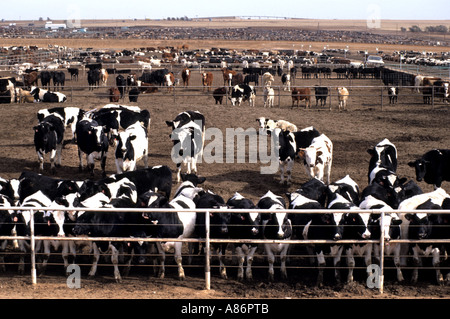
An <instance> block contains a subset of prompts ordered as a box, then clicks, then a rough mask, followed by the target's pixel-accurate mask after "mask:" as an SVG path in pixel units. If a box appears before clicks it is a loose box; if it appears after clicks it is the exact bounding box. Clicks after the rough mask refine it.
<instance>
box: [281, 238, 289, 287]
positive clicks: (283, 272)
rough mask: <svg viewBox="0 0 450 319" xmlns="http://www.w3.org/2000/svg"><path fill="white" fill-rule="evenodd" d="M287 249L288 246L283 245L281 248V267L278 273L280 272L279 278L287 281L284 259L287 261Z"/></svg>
mask: <svg viewBox="0 0 450 319" xmlns="http://www.w3.org/2000/svg"><path fill="white" fill-rule="evenodd" d="M288 249H289V244H284V245H283V248H282V250H281V252H280V262H281V267H280V271H281V278H282V279H285V280H286V279H287V278H288V276H287V271H286V259H287V252H288Z"/></svg>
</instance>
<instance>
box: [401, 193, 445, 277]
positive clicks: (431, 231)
mask: <svg viewBox="0 0 450 319" xmlns="http://www.w3.org/2000/svg"><path fill="white" fill-rule="evenodd" d="M449 198H450V195H449V194H447V193H446V192H445V190H443V189H442V188H438V189H436V190H435V191H433V192H429V193H424V194H420V195H416V196H413V197H410V198H408V199H406V200H404V201H403V202H401V203H400V205H399V207H398V209H399V210H416V209H417V210H431V209H437V210H440V209H442V208H443V206H444V202H445V203H448V201H449ZM446 205H447V204H446ZM444 207H446V206H444ZM446 209H449V208H448V207H447V208H446ZM400 218H401V220H402V225H401V226H402V237H403V238H405V239H411V240H422V239H448V221H449V217H448V214H433V213H429V214H426V213H416V214H410V213H406V214H405V213H402V214H400ZM442 226H445V227H442ZM445 249H446V246H445V245H442V244H436V243H422V244H421V243H415V244H411V246H410V250H412V252H413V264H414V270H413V275H412V279H411V280H412V282H413V283H416V282H417V280H418V267H419V265H421V259H420V257H421V256H424V257H427V256H429V255H431V256H432V265H433V267H434V268H435V270H436V281H437V283H438V284H443V283H444V279H443V276H442V273H441V270H440V268H439V267H440V264H441V258H440V256H441V255H445ZM447 253H448V252H447ZM446 281H447V282H448V281H450V275H449V274H447V278H446Z"/></svg>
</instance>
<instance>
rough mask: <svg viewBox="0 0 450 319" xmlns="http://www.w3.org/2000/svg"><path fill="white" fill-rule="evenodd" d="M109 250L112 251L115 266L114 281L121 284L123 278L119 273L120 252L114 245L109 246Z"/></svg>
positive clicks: (112, 260)
mask: <svg viewBox="0 0 450 319" xmlns="http://www.w3.org/2000/svg"><path fill="white" fill-rule="evenodd" d="M109 249H110V250H111V262H112V264H113V265H114V279H115V280H116V282H121V281H122V277H121V276H120V271H119V250H118V249H117V248H116V246H114V245H113V244H111V243H110V244H109Z"/></svg>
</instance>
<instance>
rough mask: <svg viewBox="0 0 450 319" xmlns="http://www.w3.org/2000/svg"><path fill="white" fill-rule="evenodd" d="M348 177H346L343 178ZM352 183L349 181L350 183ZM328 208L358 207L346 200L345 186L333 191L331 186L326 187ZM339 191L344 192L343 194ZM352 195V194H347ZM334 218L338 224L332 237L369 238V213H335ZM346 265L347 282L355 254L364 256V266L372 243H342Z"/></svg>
mask: <svg viewBox="0 0 450 319" xmlns="http://www.w3.org/2000/svg"><path fill="white" fill-rule="evenodd" d="M345 179H348V178H345ZM351 184H352V183H349V185H351ZM328 190H329V194H328V201H329V203H328V208H329V209H348V210H350V211H351V210H357V209H359V207H358V206H357V205H356V204H355V203H353V201H352V200H348V199H347V198H346V197H347V196H346V194H347V191H346V190H345V188H337V189H335V192H333V187H332V188H328ZM340 192H344V196H342V195H341V193H340ZM349 197H352V196H349ZM334 217H335V220H336V222H337V224H338V226H337V234H336V236H335V238H334V239H337V240H339V239H344V240H364V239H370V236H371V233H370V231H369V230H368V228H367V227H368V222H369V217H370V216H369V213H367V214H365V213H362V214H360V213H352V212H349V213H335V214H334ZM343 248H344V250H345V255H346V260H347V267H349V270H348V274H347V282H348V283H351V282H353V269H354V268H355V258H354V256H355V255H359V256H364V260H365V264H366V266H369V265H370V264H371V263H372V262H371V261H372V244H362V243H361V244H359V243H356V244H344V245H343Z"/></svg>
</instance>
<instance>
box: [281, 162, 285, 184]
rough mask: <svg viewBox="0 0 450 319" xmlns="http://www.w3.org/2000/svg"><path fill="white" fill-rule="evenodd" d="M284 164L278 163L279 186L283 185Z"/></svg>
mask: <svg viewBox="0 0 450 319" xmlns="http://www.w3.org/2000/svg"><path fill="white" fill-rule="evenodd" d="M285 165H286V164H285V163H284V162H280V165H279V168H280V184H284V169H285Z"/></svg>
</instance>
